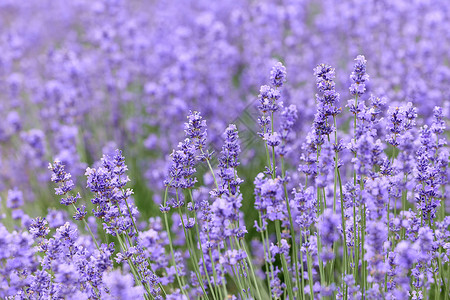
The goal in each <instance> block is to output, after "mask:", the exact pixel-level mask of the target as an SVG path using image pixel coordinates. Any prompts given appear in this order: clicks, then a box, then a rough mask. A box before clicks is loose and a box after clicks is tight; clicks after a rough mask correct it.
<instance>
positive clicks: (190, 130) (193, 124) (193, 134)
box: [184, 111, 207, 150]
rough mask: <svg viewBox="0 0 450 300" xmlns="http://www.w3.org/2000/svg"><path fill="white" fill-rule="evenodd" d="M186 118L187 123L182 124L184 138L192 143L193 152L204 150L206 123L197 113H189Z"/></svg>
mask: <svg viewBox="0 0 450 300" xmlns="http://www.w3.org/2000/svg"><path fill="white" fill-rule="evenodd" d="M187 118H188V122H187V123H185V124H184V132H185V133H186V137H187V138H188V139H190V140H191V141H192V142H193V144H194V147H195V150H202V149H204V148H205V146H206V136H207V129H206V121H205V120H203V118H202V115H201V114H200V113H199V112H197V111H194V112H192V111H189V115H188V116H187Z"/></svg>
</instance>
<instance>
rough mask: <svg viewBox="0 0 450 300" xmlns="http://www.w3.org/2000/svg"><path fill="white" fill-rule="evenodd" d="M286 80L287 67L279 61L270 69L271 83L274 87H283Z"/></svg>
mask: <svg viewBox="0 0 450 300" xmlns="http://www.w3.org/2000/svg"><path fill="white" fill-rule="evenodd" d="M284 82H286V68H285V67H284V66H283V64H282V63H281V62H278V63H276V64H275V66H273V68H272V71H270V83H271V84H272V85H273V86H274V87H282V86H283V83H284Z"/></svg>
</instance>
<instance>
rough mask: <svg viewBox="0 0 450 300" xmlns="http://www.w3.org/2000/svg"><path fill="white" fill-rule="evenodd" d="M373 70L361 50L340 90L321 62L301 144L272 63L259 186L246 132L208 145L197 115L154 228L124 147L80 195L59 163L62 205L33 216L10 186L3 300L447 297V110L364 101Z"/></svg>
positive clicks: (98, 165) (53, 166)
mask: <svg viewBox="0 0 450 300" xmlns="http://www.w3.org/2000/svg"><path fill="white" fill-rule="evenodd" d="M368 69H369V68H367V61H366V59H365V57H364V56H363V55H358V56H357V57H356V59H355V63H354V65H353V71H352V72H351V74H350V75H349V76H348V77H349V78H350V81H349V89H348V90H347V91H345V90H343V91H341V92H340V93H338V91H337V88H336V82H335V80H336V78H338V77H339V76H338V74H337V73H338V71H337V70H336V69H335V68H333V67H332V66H330V65H327V64H319V65H318V66H317V67H316V68H314V72H313V73H312V72H311V76H312V75H314V76H315V79H316V86H317V91H318V93H317V94H316V95H315V101H316V113H315V115H314V119H313V122H312V125H311V126H310V127H309V133H308V135H307V138H306V139H305V141H304V142H303V144H302V145H301V146H300V147H299V148H300V149H301V150H300V151H299V152H300V153H299V152H297V151H293V150H294V149H296V144H297V143H298V138H297V137H296V136H297V135H298V132H297V131H296V123H297V122H298V118H299V114H300V112H299V111H300V109H299V108H298V107H297V106H295V105H294V104H291V105H285V104H284V103H285V99H284V97H285V95H286V94H287V93H288V91H286V89H287V86H286V82H287V70H286V67H285V66H284V65H283V64H282V63H281V62H278V63H276V64H275V65H274V66H273V68H272V70H271V72H270V76H269V78H268V79H269V80H268V83H269V84H268V85H263V86H261V88H260V92H259V95H258V96H257V97H255V98H256V99H257V103H255V107H256V108H257V109H258V110H259V114H260V116H259V118H258V120H257V123H258V126H259V128H260V131H259V132H258V133H257V136H258V137H259V138H260V143H259V144H258V147H259V148H261V149H262V152H263V153H264V152H265V154H263V155H262V156H261V160H262V163H261V164H259V165H258V167H257V168H259V169H258V172H259V173H258V174H257V175H256V176H255V178H254V180H253V178H248V176H247V177H244V179H245V180H243V179H241V178H240V177H243V176H242V174H243V170H245V168H244V166H242V165H241V164H240V155H241V154H242V153H243V152H244V151H243V149H242V147H241V146H242V144H241V141H240V138H239V131H238V130H239V128H238V127H237V125H236V124H229V125H228V126H227V127H226V129H225V130H224V132H223V135H222V137H223V139H222V146H221V149H220V150H217V151H213V146H212V145H214V143H211V142H210V141H209V139H210V138H209V136H208V133H209V131H208V129H209V128H208V124H207V120H206V119H205V118H204V117H203V115H202V114H201V113H200V112H198V111H190V112H189V114H188V116H187V122H186V123H185V126H184V137H182V138H180V140H181V141H180V142H179V143H178V145H177V147H176V149H174V150H173V151H172V153H171V154H170V156H169V160H170V163H169V164H168V167H167V169H166V171H165V180H164V181H163V183H162V184H163V186H164V187H165V191H164V192H163V193H162V196H161V198H162V201H161V202H160V203H159V212H158V215H159V216H157V217H152V218H150V219H148V220H147V221H146V220H143V218H142V216H141V214H140V212H139V209H138V207H137V206H136V204H135V195H134V191H133V189H132V188H131V187H127V185H129V183H130V181H131V182H132V181H133V179H132V178H131V179H130V178H129V176H128V171H129V170H128V166H127V164H126V162H125V157H124V156H123V153H122V151H120V150H116V151H114V152H112V153H106V154H104V155H103V157H102V158H101V159H100V160H99V161H97V162H95V163H93V164H92V166H91V167H88V168H86V171H85V177H86V179H85V182H86V185H85V187H86V189H82V188H80V187H79V184H77V182H78V181H74V179H75V177H72V176H73V174H71V173H70V172H68V171H67V169H66V165H65V164H64V162H62V161H61V160H55V161H54V162H53V163H50V164H49V166H48V169H49V170H50V172H51V176H49V177H50V178H51V181H52V182H53V183H54V184H56V185H57V187H56V188H55V194H56V195H58V196H59V197H60V200H59V201H60V204H61V209H52V210H49V211H48V214H47V215H46V217H45V218H43V217H35V216H34V213H32V212H31V213H30V212H28V213H27V212H26V208H27V205H26V204H25V201H24V197H25V196H24V193H23V192H22V191H21V190H19V189H17V188H14V189H10V190H9V191H8V194H7V198H6V202H5V203H4V204H3V203H2V206H4V207H6V208H7V210H5V212H6V213H4V214H2V215H1V218H2V219H1V220H2V222H1V223H0V232H1V234H0V240H1V242H0V257H1V259H0V262H1V264H0V297H2V298H6V299H77V298H78V299H80V298H81V299H179V300H181V299H318V298H320V299H322V298H324V299H449V298H450V259H449V256H450V230H449V228H450V216H448V214H449V210H448V208H449V207H450V203H449V201H448V200H449V199H450V196H449V194H448V190H449V189H448V186H449V178H450V169H449V168H448V165H449V157H450V154H449V150H448V146H447V139H446V137H447V134H448V131H447V130H446V126H447V123H448V118H446V117H445V116H446V115H448V111H447V110H448V108H446V107H444V108H442V107H439V106H436V107H435V108H434V109H433V113H432V116H430V117H426V116H424V115H421V114H420V110H419V109H418V108H417V107H415V106H414V105H413V103H411V102H407V103H405V104H400V103H398V104H396V105H394V106H392V105H389V104H388V103H392V101H391V100H389V98H387V96H385V95H384V96H379V95H376V94H374V93H370V94H369V92H368V91H369V89H368V84H369V83H370V81H369V75H368V71H367V70H368ZM369 70H370V69H369ZM339 73H340V71H339ZM370 78H371V77H370ZM341 97H347V98H350V99H349V100H348V101H347V105H346V106H345V107H341V106H340V103H341V102H340V99H341ZM180 131H181V130H180ZM247 151H248V149H247ZM292 155H294V156H297V163H296V165H298V168H296V167H295V165H292V164H290V161H289V160H287V158H288V157H290V156H292ZM47 174H48V173H47ZM79 180H81V178H79ZM252 181H253V184H252V183H251V182H252ZM245 184H248V185H249V186H251V188H252V190H253V191H252V192H253V196H252V195H251V194H250V193H248V191H246V190H245V189H244V188H243V187H244V185H245ZM136 197H137V195H136ZM52 199H53V197H52ZM88 199H90V201H88ZM148 201H149V202H150V201H151V199H148ZM245 203H247V204H248V203H251V204H253V206H251V205H247V206H246V210H245V211H244V209H243V208H244V204H245ZM64 208H66V209H64ZM69 208H70V210H71V211H72V214H73V216H72V218H70V217H69V215H68V211H69ZM244 212H245V215H244ZM252 212H253V213H252ZM249 224H250V226H249Z"/></svg>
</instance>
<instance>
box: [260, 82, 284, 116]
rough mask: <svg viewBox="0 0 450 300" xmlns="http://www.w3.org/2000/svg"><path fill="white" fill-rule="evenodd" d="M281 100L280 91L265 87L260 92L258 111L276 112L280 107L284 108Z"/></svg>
mask: <svg viewBox="0 0 450 300" xmlns="http://www.w3.org/2000/svg"><path fill="white" fill-rule="evenodd" d="M280 98H281V94H280V91H278V90H276V89H274V88H272V87H270V86H268V85H263V86H261V88H260V90H259V95H258V100H259V106H258V109H259V110H260V111H261V112H262V113H272V112H276V111H277V110H278V109H279V108H280V107H283V102H281V101H280Z"/></svg>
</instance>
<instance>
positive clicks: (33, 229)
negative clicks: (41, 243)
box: [29, 217, 50, 239]
mask: <svg viewBox="0 0 450 300" xmlns="http://www.w3.org/2000/svg"><path fill="white" fill-rule="evenodd" d="M47 224H48V222H47V220H45V218H41V217H37V218H36V219H34V220H32V221H31V225H30V227H29V231H30V233H31V234H32V235H33V237H34V238H35V239H38V238H43V237H45V236H46V235H47V234H49V233H50V229H49V228H48V226H47Z"/></svg>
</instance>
